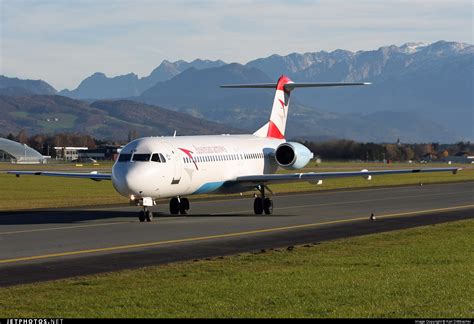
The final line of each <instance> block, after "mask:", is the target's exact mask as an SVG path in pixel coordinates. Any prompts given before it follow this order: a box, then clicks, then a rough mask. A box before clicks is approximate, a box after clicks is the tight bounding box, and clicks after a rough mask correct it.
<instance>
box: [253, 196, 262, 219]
mask: <svg viewBox="0 0 474 324" xmlns="http://www.w3.org/2000/svg"><path fill="white" fill-rule="evenodd" d="M253 211H254V212H255V215H262V213H263V199H262V198H260V197H257V198H255V200H254V202H253Z"/></svg>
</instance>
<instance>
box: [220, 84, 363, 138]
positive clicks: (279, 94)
mask: <svg viewBox="0 0 474 324" xmlns="http://www.w3.org/2000/svg"><path fill="white" fill-rule="evenodd" d="M368 84H371V83H368V82H352V83H343V82H330V83H295V82H293V81H291V80H290V78H288V77H287V76H285V75H282V76H280V78H279V79H278V82H277V84H274V83H257V84H232V85H223V86H221V88H273V89H275V87H276V92H275V99H274V100H273V107H272V113H271V115H270V120H269V121H268V123H266V124H265V125H263V126H262V127H261V128H260V129H259V130H257V131H256V132H255V133H254V135H255V136H258V137H271V138H279V139H283V138H285V128H286V119H287V116H288V105H289V104H290V92H291V91H292V90H293V89H295V88H315V87H340V86H354V85H368Z"/></svg>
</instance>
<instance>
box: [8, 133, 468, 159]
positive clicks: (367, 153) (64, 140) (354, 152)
mask: <svg viewBox="0 0 474 324" xmlns="http://www.w3.org/2000/svg"><path fill="white" fill-rule="evenodd" d="M3 137H5V138H7V139H10V140H13V141H16V142H20V143H22V144H26V145H28V146H30V147H31V148H33V149H35V150H37V151H38V152H40V153H41V154H43V155H50V156H52V157H54V154H55V150H54V147H55V146H56V147H65V146H81V147H88V148H89V149H95V148H97V147H99V146H102V145H122V144H125V143H122V142H106V141H103V140H100V139H96V138H93V137H92V136H90V135H85V134H76V133H57V134H36V135H32V136H28V134H27V133H26V131H24V130H21V131H20V132H18V134H17V135H13V134H8V135H7V136H3ZM136 137H137V134H136V133H134V134H132V133H129V140H132V139H134V138H136ZM300 142H301V143H302V144H304V145H305V146H307V147H308V148H309V149H310V150H311V151H312V152H313V153H314V154H315V156H318V157H320V158H321V159H324V160H361V161H383V160H391V161H408V160H422V159H425V158H430V159H432V160H436V159H440V158H443V157H446V156H448V155H456V154H460V153H462V152H467V153H469V152H474V144H471V143H470V142H458V143H455V144H439V143H416V144H402V143H395V144H394V143H359V142H356V141H353V140H344V139H341V140H329V141H321V142H315V141H305V140H303V141H300ZM471 154H472V153H471Z"/></svg>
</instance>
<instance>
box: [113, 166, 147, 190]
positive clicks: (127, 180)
mask: <svg viewBox="0 0 474 324" xmlns="http://www.w3.org/2000/svg"><path fill="white" fill-rule="evenodd" d="M146 171H147V170H146V169H144V168H142V167H140V166H136V165H132V166H126V167H125V166H120V167H117V168H114V170H113V173H112V180H113V185H114V187H115V189H116V190H117V191H118V192H119V193H120V194H122V195H123V196H126V197H129V196H131V195H134V196H143V195H144V194H145V192H147V191H149V188H148V187H149V186H150V181H151V179H153V178H152V177H150V175H149V174H148V172H146Z"/></svg>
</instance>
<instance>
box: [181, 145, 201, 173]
mask: <svg viewBox="0 0 474 324" xmlns="http://www.w3.org/2000/svg"><path fill="white" fill-rule="evenodd" d="M178 148H179V149H180V150H181V151H183V152H184V154H186V155H187V156H188V157H189V159H190V160H191V161H193V163H194V166H195V167H196V170H199V168H198V166H197V164H196V161H194V157H193V156H192V154H194V152H193V151H190V150H187V149H184V148H181V147H178Z"/></svg>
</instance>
